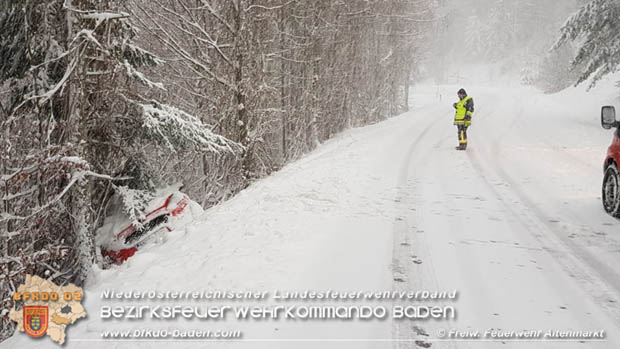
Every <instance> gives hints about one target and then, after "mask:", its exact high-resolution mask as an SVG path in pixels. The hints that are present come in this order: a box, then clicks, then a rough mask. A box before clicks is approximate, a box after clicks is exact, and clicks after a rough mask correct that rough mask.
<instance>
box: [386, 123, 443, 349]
mask: <svg viewBox="0 0 620 349" xmlns="http://www.w3.org/2000/svg"><path fill="white" fill-rule="evenodd" d="M445 120H446V119H443V118H436V119H435V120H433V121H432V122H431V123H430V124H429V125H427V126H426V127H425V128H424V130H423V131H422V132H421V133H420V134H419V136H418V137H417V138H416V139H415V140H414V141H413V142H412V143H411V145H410V146H409V149H408V150H407V153H406V156H405V158H404V160H403V163H402V166H401V169H400V171H399V177H398V181H397V185H398V191H397V196H396V198H395V200H396V203H397V212H398V216H397V219H396V221H395V222H394V230H393V252H392V274H393V275H392V276H393V282H392V289H393V290H394V291H397V292H398V291H400V292H405V291H411V290H415V289H416V286H418V287H419V284H424V285H425V286H427V287H428V286H430V285H432V287H433V288H435V289H437V286H438V279H437V276H436V274H435V268H434V267H433V263H432V261H433V258H432V257H431V256H430V254H429V253H430V251H431V249H430V248H425V246H426V240H425V238H424V236H419V235H421V234H417V233H416V236H415V237H414V238H415V241H413V238H412V237H411V235H412V234H413V232H412V230H415V229H416V227H415V222H414V225H413V227H412V226H410V224H409V222H408V217H409V215H410V214H411V211H412V210H413V209H415V208H413V207H412V205H411V195H412V188H411V187H410V185H409V183H408V182H409V174H410V171H409V170H410V168H411V167H412V166H413V164H414V163H416V162H417V163H424V162H425V159H427V158H428V157H429V156H430V155H431V152H430V151H423V153H422V156H421V157H420V156H419V155H417V154H416V152H418V151H420V150H421V145H422V144H424V142H427V141H428V143H429V144H430V143H431V142H430V141H429V139H428V135H429V133H430V131H431V130H432V129H433V128H435V127H436V126H438V125H439V124H440V121H444V122H445ZM446 140H447V139H445V138H441V139H440V140H439V141H437V142H435V143H433V145H432V147H431V148H430V149H434V148H437V147H438V146H440V145H441V144H442V143H444V142H446ZM423 141H424V142H423ZM424 149H426V148H424ZM424 149H422V150H424ZM414 244H416V245H418V246H413V245H414ZM416 251H417V252H416ZM414 252H415V253H416V254H415V255H413V253H414ZM420 257H422V258H420ZM422 263H423V265H421V264H422ZM414 265H415V266H416V270H415V271H414V269H413V266H414ZM414 276H415V279H414ZM422 278H425V280H422ZM416 283H417V285H416ZM394 304H395V305H396V304H398V303H397V302H396V301H395V302H394ZM428 335H429V334H428V331H427V329H425V328H423V327H421V326H418V325H417V324H416V323H414V322H409V321H408V320H403V321H399V322H396V321H394V320H393V322H392V338H394V339H395V340H396V341H395V342H394V348H415V347H425V348H430V347H432V345H433V343H430V342H426V341H424V337H428ZM443 344H448V345H449V347H453V346H452V344H450V343H442V345H443ZM443 347H446V346H445V345H443Z"/></svg>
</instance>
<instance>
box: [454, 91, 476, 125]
mask: <svg viewBox="0 0 620 349" xmlns="http://www.w3.org/2000/svg"><path fill="white" fill-rule="evenodd" d="M473 115H474V100H473V99H472V98H471V97H469V96H466V97H465V98H463V99H461V100H460V101H459V102H458V103H456V114H455V115H454V123H456V124H465V125H471V117H472V116H473ZM465 116H469V117H468V118H465Z"/></svg>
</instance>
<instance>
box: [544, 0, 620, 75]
mask: <svg viewBox="0 0 620 349" xmlns="http://www.w3.org/2000/svg"><path fill="white" fill-rule="evenodd" d="M618 18H620V2H618V1H617V0H593V1H591V2H589V3H588V4H586V5H585V6H583V7H582V8H581V9H580V10H579V11H578V12H577V13H575V14H574V15H573V16H572V17H570V18H569V19H568V21H567V22H566V23H565V24H564V26H563V27H562V29H561V35H560V38H559V39H558V41H557V43H556V45H555V48H559V47H561V46H562V45H563V44H565V43H567V42H569V41H575V40H577V41H578V42H579V43H580V44H579V47H578V51H577V55H576V57H575V59H574V61H573V65H575V66H579V65H583V66H584V71H583V73H582V74H581V76H580V77H579V79H578V80H577V83H581V82H583V81H585V80H587V79H588V78H590V77H592V81H591V86H593V85H594V84H596V82H597V81H598V80H600V79H601V78H602V77H603V76H605V75H607V74H609V73H613V72H615V71H616V70H617V68H618V65H620V22H619V21H618Z"/></svg>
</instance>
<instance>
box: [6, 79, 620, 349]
mask: <svg viewBox="0 0 620 349" xmlns="http://www.w3.org/2000/svg"><path fill="white" fill-rule="evenodd" d="M468 90H469V92H470V93H471V95H472V96H473V97H474V99H475V102H476V107H477V111H476V114H475V121H474V126H473V127H472V128H471V130H470V139H471V141H470V145H469V149H468V150H467V152H457V151H455V150H454V146H455V145H456V142H457V140H456V130H455V128H454V127H453V126H452V121H451V118H452V108H451V106H450V105H451V103H452V102H453V94H454V91H456V88H455V87H454V86H447V87H442V88H441V89H436V87H432V88H429V89H425V88H423V87H418V88H416V89H415V92H414V94H413V101H414V102H415V104H416V108H415V109H414V110H412V111H411V112H409V113H407V114H404V115H402V116H399V117H396V118H393V119H390V120H388V121H386V122H383V123H380V124H377V125H372V126H369V127H364V128H360V129H354V130H350V131H347V132H345V133H344V134H342V135H340V136H338V137H337V138H335V139H333V140H331V141H329V142H327V143H326V144H324V145H322V146H321V147H320V148H319V149H317V150H316V151H315V152H313V153H312V154H309V155H308V156H306V157H304V158H303V159H301V160H299V161H297V162H295V163H293V164H291V165H289V166H287V167H285V168H284V169H283V170H282V171H280V172H278V173H276V174H274V175H273V176H271V177H269V178H266V179H264V180H262V181H260V182H258V183H256V184H255V185H253V186H251V187H250V188H248V189H247V190H245V191H244V192H242V193H241V194H239V195H238V196H237V197H235V198H234V199H232V200H230V201H229V202H226V203H224V204H222V205H220V206H218V207H214V208H212V209H210V210H208V211H207V212H206V213H205V215H204V216H203V217H201V219H200V220H199V221H198V222H196V223H195V224H192V225H191V226H189V227H188V228H187V229H186V231H184V232H173V233H171V235H170V237H169V241H168V242H167V243H166V244H164V245H162V246H157V247H155V248H153V249H151V250H149V251H144V252H141V253H139V254H137V255H136V256H135V257H134V258H132V259H131V260H130V261H129V262H128V263H127V264H125V265H123V266H121V267H119V268H114V269H111V270H106V271H98V272H97V273H95V274H94V275H93V278H92V279H91V281H90V284H89V285H88V286H87V288H86V291H87V297H86V307H87V311H88V313H89V314H90V315H89V319H87V320H86V321H81V322H78V323H77V324H76V325H74V326H72V327H71V328H70V329H69V330H68V337H69V340H68V347H76V348H80V347H84V346H85V345H86V344H88V346H89V347H93V348H99V347H101V348H109V347H111V346H114V347H116V348H130V347H137V346H139V347H143V348H151V347H158V346H161V347H164V346H166V347H169V346H174V347H187V346H191V345H195V346H196V347H201V346H202V345H204V343H200V342H191V341H183V340H181V341H174V342H171V343H167V342H130V341H127V340H124V341H123V340H119V341H110V340H101V337H100V334H101V332H102V331H104V330H113V329H126V328H128V327H135V326H136V325H139V326H138V327H156V328H169V327H171V326H176V327H182V328H196V327H205V325H202V324H197V323H196V322H191V321H179V322H178V323H177V322H174V323H169V322H168V323H162V322H138V323H136V322H127V321H125V322H120V321H118V322H115V321H102V320H100V319H99V315H98V312H99V308H100V307H101V306H102V305H104V304H108V305H110V304H111V302H110V301H106V300H102V299H101V298H100V294H101V292H102V291H103V290H105V289H111V288H114V289H117V290H123V291H124V290H128V289H134V290H152V289H157V290H186V291H187V290H196V289H235V290H256V291H263V290H264V291H268V292H271V293H273V292H274V290H304V289H312V290H328V289H331V290H341V291H350V290H362V291H364V290H376V291H380V290H397V291H401V290H402V291H405V290H425V289H426V290H438V291H448V290H457V291H458V293H459V297H458V299H457V300H456V301H454V302H452V304H453V305H454V306H455V308H456V309H457V318H456V319H455V320H452V321H429V320H424V321H419V320H418V321H409V320H407V321H390V320H387V321H336V322H328V321H309V322H307V321H287V322H283V321H258V322H256V321H255V322H248V321H245V322H237V321H234V320H230V321H226V322H214V323H208V326H209V327H210V328H233V329H241V330H242V331H243V333H244V341H241V342H217V344H215V343H214V346H216V347H226V348H227V347H265V348H273V347H281V348H289V347H296V348H300V347H304V348H315V347H319V346H320V347H349V348H376V347H384V348H393V347H402V348H413V347H416V346H418V347H431V348H497V347H500V345H501V347H502V348H618V347H620V325H619V324H620V268H618V266H620V229H618V228H619V227H620V223H619V222H618V221H617V220H615V219H612V218H610V217H609V216H607V215H606V214H605V213H604V211H603V209H602V207H601V204H600V193H599V192H600V181H601V178H602V160H603V156H604V153H605V149H606V147H607V145H608V142H609V141H610V139H611V136H612V135H611V132H609V131H604V130H602V129H601V128H600V127H599V126H598V121H597V117H598V115H597V114H598V108H599V105H600V103H603V102H606V101H608V99H609V98H608V97H609V96H605V95H596V94H595V93H593V94H591V95H588V96H587V99H583V98H582V102H580V103H575V102H574V101H575V100H576V98H575V97H577V96H580V95H579V94H578V93H579V90H570V91H568V92H565V93H563V94H560V95H551V96H547V95H543V94H541V93H539V92H535V91H533V90H528V89H524V88H520V87H515V88H512V89H510V88H506V89H503V90H502V91H501V92H500V91H499V90H498V89H494V88H486V87H478V88H476V87H470V88H469V89H468ZM440 94H441V95H442V101H440V100H439V95H440ZM290 302H292V303H295V302H294V301H290ZM431 303H432V302H431ZM305 304H316V303H313V302H305ZM451 329H456V330H459V331H463V332H464V331H476V330H477V331H481V332H482V333H484V332H485V331H486V330H489V329H496V330H508V331H511V330H513V331H520V330H543V331H544V330H582V331H585V330H592V331H598V330H601V329H603V330H605V331H606V332H607V339H606V340H605V341H604V342H587V343H579V342H576V341H566V340H563V341H562V340H555V341H551V340H547V341H545V342H544V343H541V342H535V341H511V340H499V341H498V340H494V339H492V338H486V339H484V338H483V339H450V340H445V339H440V338H438V334H440V332H441V330H446V331H448V332H449V331H450V330H451ZM424 333H426V334H427V335H424ZM306 340H312V341H306ZM416 341H419V342H417V343H416ZM39 346H46V347H55V344H52V342H51V341H49V340H39V341H32V340H30V339H29V338H27V337H26V336H24V335H23V334H21V333H20V334H17V335H15V336H13V337H12V338H10V339H9V340H7V341H5V342H4V343H1V344H0V347H2V348H32V347H39Z"/></svg>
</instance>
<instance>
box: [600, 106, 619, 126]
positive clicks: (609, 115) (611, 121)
mask: <svg viewBox="0 0 620 349" xmlns="http://www.w3.org/2000/svg"><path fill="white" fill-rule="evenodd" d="M601 125H602V126H603V128H604V129H606V130H609V129H610V128H612V127H617V126H618V121H617V120H616V108H614V107H613V106H611V105H606V106H604V107H603V108H601Z"/></svg>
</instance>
